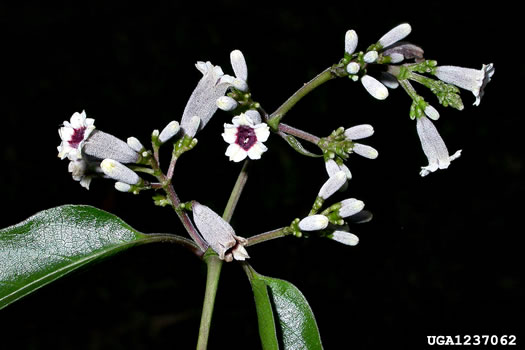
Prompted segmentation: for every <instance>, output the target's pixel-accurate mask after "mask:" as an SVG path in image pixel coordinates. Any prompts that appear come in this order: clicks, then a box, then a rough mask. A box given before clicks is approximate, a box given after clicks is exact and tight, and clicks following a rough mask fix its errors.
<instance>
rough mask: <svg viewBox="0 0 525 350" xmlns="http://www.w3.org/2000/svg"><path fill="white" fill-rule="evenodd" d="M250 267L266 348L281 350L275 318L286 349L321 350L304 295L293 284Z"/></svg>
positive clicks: (249, 273)
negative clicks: (264, 274) (277, 338)
mask: <svg viewBox="0 0 525 350" xmlns="http://www.w3.org/2000/svg"><path fill="white" fill-rule="evenodd" d="M246 266H248V268H247V270H248V271H247V273H248V276H249V278H250V282H251V284H252V290H253V292H254V296H255V305H256V308H257V317H258V321H259V334H260V336H261V341H262V344H263V349H265V350H266V349H278V348H279V347H278V343H277V340H276V336H275V334H276V325H275V321H274V315H275V316H276V317H277V319H278V320H279V331H280V335H281V336H282V344H283V348H284V349H285V350H295V349H308V350H317V349H322V348H323V346H322V344H321V337H320V335H319V329H318V328H317V323H316V322H315V317H314V314H313V312H312V309H311V308H310V305H308V302H307V301H306V298H305V297H304V295H303V294H302V293H301V292H300V291H299V289H297V287H295V286H294V285H293V284H291V283H290V282H287V281H284V280H281V279H277V278H271V277H266V276H262V275H260V274H258V273H257V272H255V271H254V270H253V268H251V267H249V265H246Z"/></svg>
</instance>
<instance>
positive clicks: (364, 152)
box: [353, 143, 379, 159]
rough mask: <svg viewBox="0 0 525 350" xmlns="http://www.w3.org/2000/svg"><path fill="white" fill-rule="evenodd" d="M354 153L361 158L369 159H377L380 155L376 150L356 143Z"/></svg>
mask: <svg viewBox="0 0 525 350" xmlns="http://www.w3.org/2000/svg"><path fill="white" fill-rule="evenodd" d="M353 151H354V152H355V153H357V154H359V155H360V156H361V157H365V158H368V159H376V158H377V156H378V155H379V153H378V152H377V150H376V149H375V148H373V147H370V146H367V145H362V144H360V143H354V148H353Z"/></svg>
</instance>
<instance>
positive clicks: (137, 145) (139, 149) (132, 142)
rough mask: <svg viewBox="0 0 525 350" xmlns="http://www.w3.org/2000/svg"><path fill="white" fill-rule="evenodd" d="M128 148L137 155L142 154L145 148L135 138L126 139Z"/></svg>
mask: <svg viewBox="0 0 525 350" xmlns="http://www.w3.org/2000/svg"><path fill="white" fill-rule="evenodd" d="M126 143H127V144H128V146H129V147H131V149H132V150H134V151H135V152H137V153H141V152H143V151H144V150H145V149H146V148H145V147H144V146H143V145H142V143H141V142H140V141H139V139H137V138H136V137H133V136H132V137H128V139H127V142H126Z"/></svg>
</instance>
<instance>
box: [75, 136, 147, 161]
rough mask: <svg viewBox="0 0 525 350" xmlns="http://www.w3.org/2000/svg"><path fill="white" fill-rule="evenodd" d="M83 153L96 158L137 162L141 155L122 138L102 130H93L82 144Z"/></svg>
mask: <svg viewBox="0 0 525 350" xmlns="http://www.w3.org/2000/svg"><path fill="white" fill-rule="evenodd" d="M82 154H85V155H88V156H89V157H91V158H96V159H106V158H110V159H114V160H116V161H118V162H120V163H124V164H128V163H136V162H137V161H138V160H139V158H140V155H139V154H138V153H137V152H136V151H135V150H134V149H133V148H131V147H130V146H129V145H128V144H127V143H126V142H124V141H122V140H121V139H119V138H117V137H115V136H113V135H110V134H108V133H105V132H103V131H100V130H93V132H92V133H91V135H90V136H89V138H88V139H87V140H86V141H85V142H84V145H83V146H82Z"/></svg>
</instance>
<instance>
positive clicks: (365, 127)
mask: <svg viewBox="0 0 525 350" xmlns="http://www.w3.org/2000/svg"><path fill="white" fill-rule="evenodd" d="M373 134H374V128H373V127H372V125H370V124H361V125H356V126H352V127H351V128H348V129H346V130H345V137H346V138H347V139H349V140H359V139H364V138H366V137H369V136H372V135H373Z"/></svg>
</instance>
